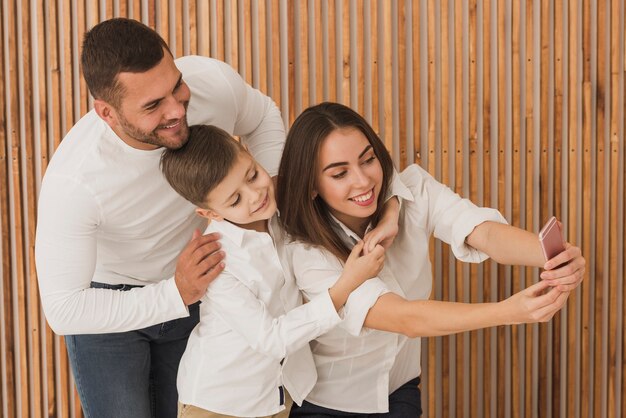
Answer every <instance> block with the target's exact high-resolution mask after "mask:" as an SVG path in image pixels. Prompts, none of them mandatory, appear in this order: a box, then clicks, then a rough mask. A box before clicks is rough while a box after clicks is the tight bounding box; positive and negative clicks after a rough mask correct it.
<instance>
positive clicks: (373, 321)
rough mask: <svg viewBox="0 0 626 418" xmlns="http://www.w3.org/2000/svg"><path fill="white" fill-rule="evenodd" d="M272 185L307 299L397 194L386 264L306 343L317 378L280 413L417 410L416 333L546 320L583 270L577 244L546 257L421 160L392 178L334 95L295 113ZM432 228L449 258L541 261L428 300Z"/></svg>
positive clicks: (363, 127)
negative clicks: (513, 275)
mask: <svg viewBox="0 0 626 418" xmlns="http://www.w3.org/2000/svg"><path fill="white" fill-rule="evenodd" d="M392 179H393V182H392ZM277 189H278V195H277V203H278V208H279V211H280V214H281V222H282V223H283V226H284V228H285V229H286V231H287V232H288V233H289V234H291V236H292V238H293V239H294V242H293V243H292V244H291V250H292V254H293V255H292V260H293V263H292V267H293V268H292V270H293V274H294V275H295V279H296V281H297V284H298V286H299V287H300V289H301V290H302V291H303V293H304V295H305V297H306V298H307V299H311V298H313V297H315V295H317V294H319V293H321V292H324V291H326V289H328V287H329V286H332V284H333V283H334V282H335V280H336V279H337V278H338V277H339V275H340V273H341V268H342V263H343V262H344V261H345V260H346V258H347V255H348V254H349V252H350V248H351V246H352V245H353V243H354V242H356V241H357V240H359V239H361V238H363V237H364V235H365V234H366V233H367V232H368V231H369V230H370V228H371V227H372V226H376V224H377V220H378V219H379V217H380V211H381V208H382V203H383V202H384V198H385V196H387V195H388V194H393V195H396V196H398V197H400V198H401V199H402V206H401V210H400V215H399V222H398V235H397V237H396V238H395V240H394V242H393V243H392V244H391V246H390V247H389V248H388V249H387V252H386V262H385V267H384V268H383V270H382V271H381V273H380V274H379V276H378V278H375V279H373V280H370V281H368V282H366V283H364V284H363V285H362V286H361V287H360V288H359V289H357V290H356V291H355V292H353V293H352V295H351V296H350V298H349V300H348V303H347V304H346V305H345V308H344V312H343V314H344V321H343V323H342V324H341V325H340V326H338V327H336V328H335V329H333V330H332V331H330V332H328V333H326V334H324V335H322V336H320V337H319V338H318V339H317V340H316V341H315V342H312V343H311V347H312V350H313V353H314V357H315V363H316V368H317V372H318V381H317V383H316V385H315V387H314V389H313V390H312V391H311V393H310V394H309V396H308V397H307V401H306V402H305V403H304V404H303V405H302V407H300V408H294V409H293V410H292V413H291V416H295V417H301V416H307V417H327V416H367V415H368V414H373V413H379V414H380V413H382V414H385V416H394V417H407V416H419V415H420V414H421V406H420V393H419V389H418V386H417V385H418V383H419V376H420V372H421V368H420V339H419V338H416V337H421V336H437V335H447V334H453V333H457V332H463V331H469V330H474V329H478V328H484V327H490V326H496V325H504V324H519V323H531V322H539V321H541V322H545V321H548V320H549V319H550V318H551V317H552V316H553V315H554V313H556V312H557V311H558V310H559V309H560V308H561V307H562V306H563V304H564V303H565V302H566V300H567V297H568V294H569V291H570V290H572V289H574V288H575V287H576V286H577V285H578V284H579V283H580V281H581V280H582V276H583V274H584V264H585V261H584V259H583V258H582V256H581V255H580V250H579V249H578V248H576V247H574V246H571V245H569V244H568V245H567V249H566V251H564V252H563V253H561V254H559V255H558V256H556V257H554V258H553V259H552V260H548V261H547V262H546V261H545V260H544V258H543V255H542V252H541V248H540V245H539V242H538V240H537V236H536V235H535V234H533V233H530V232H527V231H523V230H520V229H518V228H515V227H512V226H508V225H506V224H505V221H504V219H503V218H502V216H501V215H500V214H499V213H498V212H497V211H496V210H494V209H488V208H478V207H476V206H475V205H474V204H472V203H471V202H470V201H468V200H466V199H462V198H461V197H460V196H458V195H457V194H455V193H454V192H452V191H451V190H450V189H449V188H447V187H446V186H445V185H443V184H441V183H439V182H437V181H436V180H435V179H434V178H432V177H431V176H430V175H429V174H428V173H427V172H426V171H424V170H422V169H421V168H420V167H418V166H416V165H412V166H410V167H408V168H407V169H406V170H405V171H404V172H402V173H401V174H400V175H399V176H398V177H396V178H393V164H392V160H391V157H390V155H389V153H388V151H387V150H386V148H385V146H384V144H383V143H382V141H381V140H380V139H379V138H378V136H377V135H376V134H375V132H374V131H373V129H372V128H371V127H370V126H369V124H368V123H367V122H366V121H365V119H364V118H363V117H361V116H360V115H358V114H357V113H355V112H354V111H352V110H351V109H350V108H348V107H346V106H343V105H340V104H335V103H322V104H320V105H317V106H313V107H311V108H309V109H307V110H305V111H304V112H303V113H302V114H301V115H300V116H299V117H298V118H297V119H296V121H295V122H294V124H293V126H292V127H291V129H290V131H289V135H288V137H287V142H286V145H285V150H284V152H283V158H282V160H281V165H280V169H279V179H278V187H277ZM390 190H391V193H390ZM433 234H434V235H435V237H437V238H439V239H441V240H443V241H445V242H447V243H448V244H450V246H451V248H452V251H453V252H454V255H455V256H456V257H457V258H458V259H460V260H463V261H468V262H481V261H483V260H484V259H486V258H487V257H492V258H493V259H494V260H495V261H497V262H499V263H506V264H520V265H528V266H536V267H543V268H545V269H546V271H545V272H543V273H542V275H541V277H542V279H544V280H542V281H540V282H539V283H537V284H535V285H533V286H530V287H529V288H527V289H525V290H523V291H521V292H519V293H517V294H515V295H513V296H511V297H510V298H508V299H506V300H504V301H502V302H499V303H474V304H467V303H452V302H440V301H434V300H427V299H428V297H429V295H430V292H431V287H432V284H431V282H432V269H431V265H430V261H429V256H428V243H429V239H430V236H431V235H433ZM563 263H565V265H564V266H561V267H559V268H554V267H556V266H560V265H561V264H563ZM385 331H387V332H385ZM377 416H379V415H377Z"/></svg>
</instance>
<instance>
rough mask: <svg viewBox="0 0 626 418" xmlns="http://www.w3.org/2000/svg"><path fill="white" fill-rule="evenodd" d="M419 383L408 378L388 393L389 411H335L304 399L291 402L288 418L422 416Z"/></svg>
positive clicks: (403, 417) (410, 417)
mask: <svg viewBox="0 0 626 418" xmlns="http://www.w3.org/2000/svg"><path fill="white" fill-rule="evenodd" d="M372 383H373V382H372ZM419 384H420V378H419V377H416V378H415V379H412V380H409V381H408V382H406V383H405V384H404V385H402V386H400V387H399V388H398V389H396V390H395V391H394V392H393V393H392V394H391V395H389V412H387V413H382V414H360V413H356V412H344V411H337V410H334V409H329V408H324V407H323V406H317V405H315V404H312V403H310V402H307V401H304V402H303V403H302V406H298V405H296V404H295V403H294V404H293V406H292V407H291V413H290V414H289V418H303V417H306V418H331V417H361V418H378V417H380V418H382V417H385V418H418V417H420V416H422V395H421V392H420V388H419V386H418V385H419Z"/></svg>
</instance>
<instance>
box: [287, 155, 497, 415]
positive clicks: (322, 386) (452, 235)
mask: <svg viewBox="0 0 626 418" xmlns="http://www.w3.org/2000/svg"><path fill="white" fill-rule="evenodd" d="M392 188H393V194H395V195H397V196H399V197H400V198H401V199H402V206H401V209H400V218H399V232H398V235H397V237H396V239H395V240H394V242H393V244H392V245H391V247H390V248H388V249H387V251H386V253H385V266H384V267H383V269H382V271H381V272H380V273H379V275H378V277H377V278H374V279H371V280H368V281H367V282H365V283H364V284H362V285H361V286H360V287H359V288H357V289H356V290H355V291H354V292H352V293H351V294H350V297H349V298H348V301H347V303H346V305H345V306H344V308H343V313H342V316H343V318H344V320H343V322H341V323H340V325H339V326H337V327H335V328H333V329H332V330H330V331H329V332H327V333H326V334H324V335H322V336H320V337H318V338H317V339H316V340H315V341H313V342H311V349H312V351H313V356H314V358H315V365H316V368H317V374H318V379H317V383H316V385H315V387H314V388H313V390H312V391H311V393H310V394H309V396H307V398H306V399H307V401H310V402H312V403H314V404H316V405H320V406H323V407H326V408H331V409H337V410H341V411H348V412H358V413H384V412H388V409H389V403H388V397H389V394H391V393H392V392H393V391H395V390H396V389H397V388H399V387H400V386H401V385H403V384H404V383H406V382H408V381H409V380H411V379H413V378H415V377H417V376H419V375H420V373H421V367H420V339H419V338H414V339H409V338H407V337H405V336H402V335H398V334H393V333H390V332H384V331H378V330H372V329H367V328H364V326H363V324H364V322H365V317H366V316H367V313H368V311H369V309H370V308H371V307H372V306H373V305H374V304H375V303H376V300H377V299H378V297H379V296H381V295H382V294H384V293H386V292H389V291H391V292H393V293H396V294H398V295H400V296H403V297H404V298H406V299H408V300H420V299H428V297H429V296H430V292H431V288H432V268H431V264H430V258H429V252H428V251H429V249H428V246H429V239H430V237H431V235H433V234H434V236H435V237H437V238H439V239H441V240H442V241H444V242H447V243H448V244H450V246H451V248H452V251H453V253H454V255H455V256H456V258H458V259H460V260H462V261H468V262H475V263H477V262H481V261H483V260H484V259H486V258H487V256H486V255H485V254H483V253H481V252H479V251H477V250H475V249H474V248H472V247H470V246H468V245H467V244H466V243H465V238H466V237H467V236H468V235H469V234H470V233H471V232H472V230H473V229H474V227H476V226H477V225H479V224H481V223H483V222H485V221H494V222H505V220H504V218H503V217H502V215H500V213H499V212H498V211H497V210H494V209H488V208H479V207H476V206H475V205H474V204H473V203H471V202H470V201H469V200H467V199H462V198H461V197H460V196H459V195H457V194H456V193H454V192H453V191H452V190H450V189H449V188H448V187H446V186H445V185H443V184H441V183H439V182H438V181H436V180H435V179H434V178H433V177H431V176H430V175H429V174H428V173H427V172H426V171H425V170H423V169H422V168H420V167H419V166H416V165H412V166H409V167H408V168H406V169H405V170H404V171H403V172H402V173H401V174H400V176H399V178H396V179H394V182H393V187H392ZM337 222H339V221H337ZM339 226H340V227H341V231H342V232H343V233H344V234H345V235H346V236H348V237H353V238H358V237H357V236H356V234H355V233H354V232H352V231H351V230H350V229H348V228H347V227H346V226H345V225H343V224H341V223H340V222H339ZM290 246H292V247H293V248H291V250H290V251H291V257H292V260H293V261H292V264H293V268H292V270H293V273H294V274H295V277H296V283H297V285H298V287H299V288H300V289H302V291H303V293H304V295H305V296H306V297H307V298H314V297H316V296H317V295H319V294H320V293H321V292H324V289H328V287H330V286H332V285H333V283H334V282H335V281H336V280H337V278H338V277H339V275H340V274H341V271H342V268H343V266H342V264H341V263H340V261H339V260H338V259H337V258H336V257H335V256H333V255H332V254H330V253H329V252H328V251H326V250H324V249H322V248H320V247H313V246H310V245H307V244H304V243H301V242H294V243H292V244H290Z"/></svg>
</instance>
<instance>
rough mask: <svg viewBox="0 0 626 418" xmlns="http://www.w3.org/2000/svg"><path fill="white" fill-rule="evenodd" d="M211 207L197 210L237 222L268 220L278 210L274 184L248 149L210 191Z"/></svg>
mask: <svg viewBox="0 0 626 418" xmlns="http://www.w3.org/2000/svg"><path fill="white" fill-rule="evenodd" d="M206 203H207V205H208V207H209V209H200V208H199V209H197V212H198V214H200V215H201V216H204V217H205V218H209V219H217V220H222V219H226V220H228V221H230V222H232V223H234V224H237V225H242V226H243V225H249V224H253V223H256V222H264V221H266V220H267V219H269V218H271V217H272V215H274V213H275V212H276V198H275V197H274V183H273V182H272V179H271V177H270V176H269V175H268V174H267V172H266V171H265V170H264V169H263V167H261V166H260V165H259V164H257V162H256V161H255V160H254V159H253V158H252V156H251V155H250V154H248V153H247V152H244V151H242V152H240V153H239V156H238V157H237V160H236V161H235V163H234V164H233V166H232V167H231V168H230V171H229V172H228V175H227V176H226V177H224V179H223V180H222V181H221V182H220V183H219V184H218V185H217V187H215V188H214V189H213V190H211V192H209V194H208V196H207V199H206Z"/></svg>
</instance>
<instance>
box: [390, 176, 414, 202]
mask: <svg viewBox="0 0 626 418" xmlns="http://www.w3.org/2000/svg"><path fill="white" fill-rule="evenodd" d="M387 195H388V196H389V198H391V197H393V196H398V198H399V199H400V204H402V201H403V200H408V201H409V202H413V201H414V200H415V198H414V197H413V193H411V190H410V189H409V188H408V187H406V185H405V184H404V183H403V182H402V179H401V178H400V176H399V175H398V173H396V171H395V170H394V172H393V177H392V179H391V187H390V190H389V191H388V192H387Z"/></svg>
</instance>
